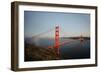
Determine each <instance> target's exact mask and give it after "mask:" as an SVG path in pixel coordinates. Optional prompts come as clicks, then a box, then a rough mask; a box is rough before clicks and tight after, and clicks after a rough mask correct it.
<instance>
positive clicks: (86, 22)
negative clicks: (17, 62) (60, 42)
mask: <svg viewBox="0 0 100 73" xmlns="http://www.w3.org/2000/svg"><path fill="white" fill-rule="evenodd" d="M55 26H59V34H60V35H59V36H60V37H74V36H80V35H83V36H87V37H89V36H90V14H83V13H67V12H66V13H64V12H43V11H24V36H25V37H34V36H36V35H38V36H40V37H41V36H44V37H54V35H55ZM51 29H52V31H51V32H48V33H45V32H46V31H49V30H51ZM42 33H45V34H42ZM39 34H40V35H39Z"/></svg>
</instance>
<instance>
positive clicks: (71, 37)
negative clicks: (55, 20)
mask: <svg viewBox="0 0 100 73" xmlns="http://www.w3.org/2000/svg"><path fill="white" fill-rule="evenodd" d="M61 38H62V39H79V38H80V37H61ZM82 38H83V39H88V40H89V39H90V37H82Z"/></svg>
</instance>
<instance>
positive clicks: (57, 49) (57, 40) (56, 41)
mask: <svg viewBox="0 0 100 73" xmlns="http://www.w3.org/2000/svg"><path fill="white" fill-rule="evenodd" d="M55 49H56V52H57V54H58V55H59V26H56V27H55Z"/></svg>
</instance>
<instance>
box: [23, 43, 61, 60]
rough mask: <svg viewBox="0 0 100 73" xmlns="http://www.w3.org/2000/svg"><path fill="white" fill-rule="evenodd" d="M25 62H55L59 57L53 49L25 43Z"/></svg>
mask: <svg viewBox="0 0 100 73" xmlns="http://www.w3.org/2000/svg"><path fill="white" fill-rule="evenodd" d="M24 59H25V61H41V60H57V59H59V57H58V56H57V54H56V51H55V50H54V49H49V48H43V47H38V46H36V45H34V44H27V43H25V58H24Z"/></svg>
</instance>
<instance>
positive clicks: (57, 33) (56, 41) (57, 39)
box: [32, 26, 84, 55]
mask: <svg viewBox="0 0 100 73" xmlns="http://www.w3.org/2000/svg"><path fill="white" fill-rule="evenodd" d="M52 30H55V36H54V38H55V39H54V45H52V46H48V47H47V48H49V49H55V50H56V53H57V55H59V48H60V46H62V45H64V44H69V43H71V42H74V41H75V40H71V41H68V40H66V41H63V42H60V27H59V26H55V28H52V29H49V30H47V31H45V32H42V33H39V34H37V35H35V36H33V37H32V38H34V37H36V38H37V37H40V36H41V35H44V34H47V33H48V32H51V31H52ZM76 40H79V41H80V42H83V41H84V38H83V36H82V35H81V36H79V37H78V38H77V39H76Z"/></svg>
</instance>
